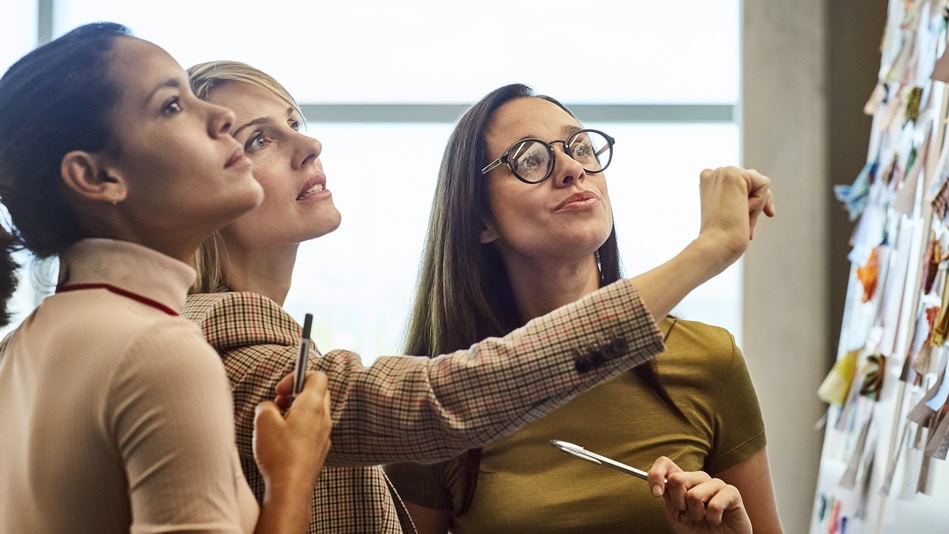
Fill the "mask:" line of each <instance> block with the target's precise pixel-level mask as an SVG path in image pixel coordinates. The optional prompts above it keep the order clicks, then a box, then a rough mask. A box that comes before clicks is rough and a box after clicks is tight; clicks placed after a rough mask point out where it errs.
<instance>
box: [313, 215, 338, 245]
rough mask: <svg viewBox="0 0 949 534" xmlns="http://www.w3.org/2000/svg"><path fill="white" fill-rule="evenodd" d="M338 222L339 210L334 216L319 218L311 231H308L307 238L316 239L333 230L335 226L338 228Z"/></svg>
mask: <svg viewBox="0 0 949 534" xmlns="http://www.w3.org/2000/svg"><path fill="white" fill-rule="evenodd" d="M340 222H341V217H340V216H339V212H337V213H336V216H335V217H327V218H325V219H321V220H320V221H318V222H317V223H316V224H314V225H313V227H312V231H311V232H310V235H309V236H308V237H307V239H308V240H309V239H316V238H318V237H323V236H325V235H327V234H330V233H332V232H334V231H335V230H336V229H337V228H339V224H340Z"/></svg>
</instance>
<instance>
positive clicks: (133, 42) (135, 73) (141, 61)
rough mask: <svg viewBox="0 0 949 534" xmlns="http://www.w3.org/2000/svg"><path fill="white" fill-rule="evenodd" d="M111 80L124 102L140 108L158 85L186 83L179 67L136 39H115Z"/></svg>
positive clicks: (170, 58)
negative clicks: (138, 105)
mask: <svg viewBox="0 0 949 534" xmlns="http://www.w3.org/2000/svg"><path fill="white" fill-rule="evenodd" d="M108 72H109V76H110V77H111V78H112V81H113V82H115V84H116V87H118V89H119V94H120V95H121V99H122V100H123V101H126V102H127V101H130V100H136V101H137V102H138V103H139V104H140V105H144V104H145V100H146V98H147V97H148V95H150V94H151V93H152V92H153V91H154V90H155V89H156V88H157V87H158V86H159V85H161V84H163V83H166V82H168V81H169V80H178V81H184V80H186V79H187V76H186V74H185V72H184V70H183V69H182V68H181V66H180V65H178V63H177V62H176V61H175V60H174V59H173V58H172V57H171V56H170V55H169V54H168V52H165V51H164V50H163V49H162V48H161V47H158V46H156V45H154V44H152V43H150V42H148V41H143V40H141V39H137V38H135V37H128V36H119V37H116V38H115V42H114V43H113V45H112V50H111V51H110V54H109V69H108Z"/></svg>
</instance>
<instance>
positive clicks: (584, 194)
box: [554, 191, 600, 210]
mask: <svg viewBox="0 0 949 534" xmlns="http://www.w3.org/2000/svg"><path fill="white" fill-rule="evenodd" d="M592 199H596V200H599V199H600V197H599V196H598V195H597V194H596V193H594V192H592V191H579V192H576V193H574V194H572V195H570V196H569V197H567V198H565V199H563V200H562V201H560V204H557V207H555V208H554V210H559V209H563V208H564V207H566V206H568V205H570V204H573V203H574V202H583V201H585V200H592Z"/></svg>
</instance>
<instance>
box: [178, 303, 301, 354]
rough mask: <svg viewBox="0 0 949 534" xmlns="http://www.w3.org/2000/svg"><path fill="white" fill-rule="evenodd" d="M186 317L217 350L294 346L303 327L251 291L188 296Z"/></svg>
mask: <svg viewBox="0 0 949 534" xmlns="http://www.w3.org/2000/svg"><path fill="white" fill-rule="evenodd" d="M181 315H182V316H183V317H185V318H187V319H189V320H191V321H194V322H195V323H197V325H198V327H199V328H200V329H201V332H202V333H203V334H204V337H205V338H206V339H207V341H208V343H210V344H211V345H212V346H213V347H214V348H215V349H217V350H218V351H223V350H229V349H233V348H238V347H242V346H247V345H263V344H273V345H295V344H297V343H298V342H299V337H300V325H299V324H297V322H296V321H294V320H293V318H292V317H290V315H289V314H288V313H287V312H286V311H284V309H283V308H281V307H280V305H278V304H277V303H276V302H274V301H273V300H271V299H269V298H267V297H265V296H263V295H260V294H257V293H250V292H224V293H198V294H194V295H188V300H187V302H186V303H185V308H184V310H183V311H182V314H181Z"/></svg>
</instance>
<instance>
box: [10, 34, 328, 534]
mask: <svg viewBox="0 0 949 534" xmlns="http://www.w3.org/2000/svg"><path fill="white" fill-rule="evenodd" d="M233 122H234V114H233V113H232V112H231V111H230V110H228V109H226V108H223V107H221V106H217V105H214V104H210V103H208V102H204V101H202V100H199V99H198V98H196V97H195V95H194V94H193V93H192V92H191V89H190V88H189V87H188V77H187V75H186V73H185V72H184V70H183V69H182V68H181V67H180V66H179V65H178V64H177V63H176V62H175V61H174V59H172V58H171V56H169V55H168V54H167V53H166V52H165V51H164V50H162V49H161V48H159V47H157V46H155V45H154V44H152V43H149V42H148V41H144V40H141V39H137V38H134V37H132V36H131V35H129V32H128V30H127V29H126V28H125V27H123V26H120V25H117V24H110V23H99V24H90V25H86V26H82V27H80V28H77V29H75V30H73V31H71V32H69V33H67V34H65V35H63V36H62V37H59V38H57V39H55V40H53V41H51V42H50V43H48V44H45V45H43V46H41V47H39V48H37V49H36V50H34V51H32V52H30V53H29V54H27V55H26V56H24V57H23V58H21V59H20V60H19V61H17V62H16V63H15V64H14V65H13V66H12V67H10V69H9V70H8V71H7V72H6V74H4V75H3V77H2V78H0V196H2V199H3V205H4V206H5V208H6V209H7V210H9V214H10V219H11V221H12V228H11V230H10V232H9V233H8V232H7V231H6V230H5V229H4V230H0V242H2V244H3V246H4V249H3V252H4V253H7V252H11V251H22V250H28V251H29V252H31V253H32V254H33V255H34V256H35V257H37V258H53V257H56V258H58V260H59V280H58V285H57V287H56V294H54V295H52V296H50V297H48V298H47V299H45V300H44V301H43V302H42V303H41V304H40V305H39V306H38V307H37V308H36V310H34V312H33V313H32V314H30V316H29V317H27V318H26V320H24V321H23V323H22V324H21V325H20V326H19V327H18V328H17V329H16V330H14V331H13V332H11V333H10V334H9V335H8V336H7V337H6V338H4V340H3V342H2V344H0V427H2V428H3V438H2V439H0V525H2V526H0V530H3V531H4V532H95V533H112V532H115V533H118V532H125V533H128V532H184V531H187V532H250V531H254V530H255V529H256V531H257V532H269V533H278V532H299V531H300V530H302V529H303V528H304V527H305V526H306V524H307V523H308V521H309V516H310V499H309V498H308V493H309V492H310V491H311V489H312V488H313V487H314V485H315V483H316V479H317V475H318V474H319V469H320V466H321V465H322V463H323V460H324V459H325V457H326V452H327V449H328V448H329V442H328V440H327V437H328V435H329V431H330V421H329V406H328V404H329V399H328V397H327V395H326V377H325V376H322V374H320V373H311V374H310V375H309V376H308V378H307V386H306V387H305V388H304V390H303V392H302V393H301V394H300V395H299V396H298V397H297V398H296V400H295V401H294V404H293V408H292V410H291V411H290V412H288V413H287V415H286V419H284V417H283V416H281V414H280V412H279V411H278V409H277V407H276V406H274V404H273V403H266V404H263V405H260V406H255V407H254V409H256V410H257V414H258V415H257V422H258V428H257V431H258V432H257V436H256V439H255V442H254V447H255V450H256V453H257V455H256V457H251V458H249V459H248V461H250V462H254V461H255V458H256V460H257V461H259V462H260V470H261V471H263V472H264V473H266V480H267V486H268V488H267V491H268V496H269V498H268V500H267V502H266V503H265V504H264V505H263V506H262V507H259V505H258V503H257V502H256V501H255V500H254V496H253V494H252V493H251V491H250V488H249V487H248V485H247V482H246V481H245V480H244V476H243V474H242V472H241V466H240V464H239V460H238V455H237V449H236V447H235V446H234V441H233V436H234V423H233V415H232V405H231V398H230V394H229V391H228V386H227V379H226V377H225V374H224V370H223V368H222V366H221V362H220V360H219V359H218V357H217V355H216V354H215V353H214V351H213V350H212V349H211V347H209V346H208V344H207V343H206V342H205V340H204V338H203V337H202V335H201V332H200V331H199V330H198V329H197V328H195V325H194V324H193V323H191V322H189V321H186V320H184V319H182V318H181V317H179V316H178V314H179V312H180V311H181V308H182V307H183V306H184V303H185V296H186V294H187V290H188V287H189V286H190V285H191V283H192V282H193V281H194V279H195V271H194V269H193V268H192V267H191V265H190V264H191V262H192V260H193V258H194V255H195V251H196V250H197V248H198V245H200V244H201V242H202V241H204V239H206V238H207V237H208V235H210V234H211V233H212V232H213V231H215V230H216V229H218V228H220V227H221V226H223V225H225V224H226V223H228V222H229V221H231V220H233V219H234V218H235V217H237V216H238V215H240V214H242V213H244V212H247V211H248V210H251V209H253V208H254V207H255V206H256V205H257V204H258V203H260V200H261V194H262V191H261V188H260V186H259V185H258V184H257V183H256V182H255V181H254V179H253V176H252V175H251V162H250V160H248V159H247V158H246V157H245V155H244V151H243V149H242V148H241V146H240V145H239V144H238V143H236V142H235V141H234V139H233V138H232V137H230V135H228V132H229V131H230V129H231V125H232V124H233ZM7 228H9V227H7ZM4 260H5V261H3V263H2V276H0V279H2V280H3V281H4V288H5V291H3V297H4V301H5V300H6V299H7V298H8V297H9V296H10V293H11V292H12V289H13V286H14V285H15V284H14V281H15V277H14V270H15V268H16V264H15V263H14V262H13V261H11V259H10V257H9V256H5V258H4ZM3 319H4V323H5V322H6V316H5V315H4V316H3ZM274 394H275V392H273V391H271V394H270V396H268V397H267V399H262V400H268V399H270V398H273V395H274ZM283 400H284V401H285V400H287V399H286V398H284V399H283ZM251 424H253V423H251ZM301 493H302V494H303V495H301Z"/></svg>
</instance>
